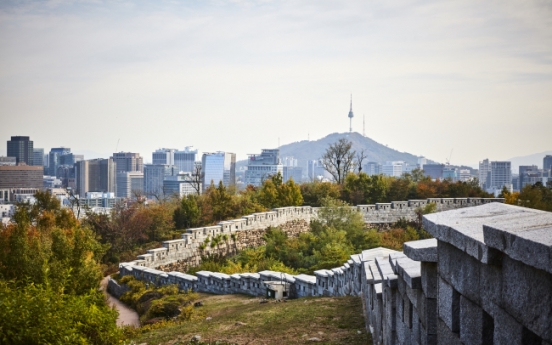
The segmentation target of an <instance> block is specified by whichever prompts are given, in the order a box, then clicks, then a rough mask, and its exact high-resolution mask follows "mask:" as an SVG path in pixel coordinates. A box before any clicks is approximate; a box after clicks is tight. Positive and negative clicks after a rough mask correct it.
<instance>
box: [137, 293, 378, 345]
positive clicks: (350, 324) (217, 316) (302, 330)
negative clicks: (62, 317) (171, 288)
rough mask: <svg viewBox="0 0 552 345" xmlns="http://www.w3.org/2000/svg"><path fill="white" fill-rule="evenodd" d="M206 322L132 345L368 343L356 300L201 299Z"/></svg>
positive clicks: (162, 331) (156, 334)
mask: <svg viewBox="0 0 552 345" xmlns="http://www.w3.org/2000/svg"><path fill="white" fill-rule="evenodd" d="M200 299H201V300H202V301H203V304H204V306H203V307H200V308H201V309H202V310H201V311H202V313H201V314H202V315H205V318H202V319H201V320H196V321H190V322H185V323H181V324H178V325H171V326H168V327H165V328H162V329H157V330H154V331H151V332H149V333H146V334H141V335H138V338H136V339H133V340H135V342H136V343H138V344H140V343H147V344H148V345H154V344H163V345H165V344H167V345H176V344H188V341H189V340H190V339H191V338H192V337H193V336H194V335H200V336H201V338H202V341H203V342H204V343H205V344H215V343H216V342H219V343H221V344H240V345H241V344H250V345H253V344H265V345H268V344H312V343H313V341H311V340H309V339H311V338H318V339H320V342H317V343H318V344H351V345H355V344H363V345H364V344H371V343H372V342H371V339H370V336H369V335H368V334H367V333H366V330H365V329H364V317H363V315H362V304H361V300H360V298H358V297H339V298H335V297H334V298H324V297H318V298H315V297H310V298H301V299H296V300H289V301H287V302H274V301H271V302H269V303H265V304H260V303H259V299H258V298H254V297H250V296H244V295H224V296H220V295H219V296H216V295H208V294H200Z"/></svg>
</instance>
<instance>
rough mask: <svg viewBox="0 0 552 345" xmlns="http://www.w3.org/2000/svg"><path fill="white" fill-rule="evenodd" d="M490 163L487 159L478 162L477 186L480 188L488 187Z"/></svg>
mask: <svg viewBox="0 0 552 345" xmlns="http://www.w3.org/2000/svg"><path fill="white" fill-rule="evenodd" d="M490 175H491V163H490V162H489V160H488V159H484V160H483V161H481V162H479V186H480V187H481V188H484V189H486V188H490V182H491V181H490V178H491V176H490Z"/></svg>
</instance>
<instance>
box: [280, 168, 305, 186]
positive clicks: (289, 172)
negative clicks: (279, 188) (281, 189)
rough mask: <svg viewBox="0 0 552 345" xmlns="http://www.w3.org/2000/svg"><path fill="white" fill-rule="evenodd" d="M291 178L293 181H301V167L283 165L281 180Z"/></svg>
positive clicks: (285, 180)
mask: <svg viewBox="0 0 552 345" xmlns="http://www.w3.org/2000/svg"><path fill="white" fill-rule="evenodd" d="M290 179H293V182H295V183H301V182H302V181H303V168H302V167H298V166H284V176H283V181H284V182H287V181H288V180H290Z"/></svg>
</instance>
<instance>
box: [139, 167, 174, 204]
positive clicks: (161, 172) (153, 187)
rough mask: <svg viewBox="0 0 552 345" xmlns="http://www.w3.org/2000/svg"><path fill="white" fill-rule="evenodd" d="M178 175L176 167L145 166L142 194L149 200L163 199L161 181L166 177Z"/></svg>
mask: <svg viewBox="0 0 552 345" xmlns="http://www.w3.org/2000/svg"><path fill="white" fill-rule="evenodd" d="M175 175H178V168H177V167H176V165H170V164H145V165H144V193H145V194H146V196H147V197H148V198H149V199H156V198H163V197H164V196H165V195H166V193H164V191H163V181H164V180H165V177H167V176H175Z"/></svg>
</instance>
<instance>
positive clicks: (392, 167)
mask: <svg viewBox="0 0 552 345" xmlns="http://www.w3.org/2000/svg"><path fill="white" fill-rule="evenodd" d="M404 166H405V163H404V162H403V161H388V162H385V164H383V165H382V166H381V170H382V171H381V172H382V174H384V175H387V176H395V177H400V176H401V175H402V173H403V170H404V169H403V167H404Z"/></svg>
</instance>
